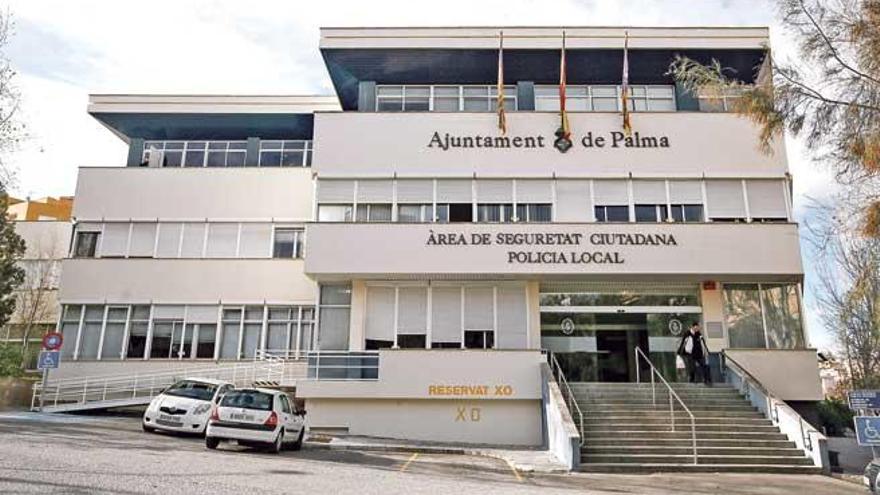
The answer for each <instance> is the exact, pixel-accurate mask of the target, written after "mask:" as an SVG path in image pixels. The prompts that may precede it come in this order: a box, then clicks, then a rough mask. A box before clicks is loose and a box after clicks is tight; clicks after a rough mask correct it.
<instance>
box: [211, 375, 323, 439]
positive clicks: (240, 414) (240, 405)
mask: <svg viewBox="0 0 880 495" xmlns="http://www.w3.org/2000/svg"><path fill="white" fill-rule="evenodd" d="M305 415H306V413H305V411H297V410H295V409H294V408H293V406H292V404H291V401H290V398H289V397H288V396H287V394H286V393H284V392H281V391H279V390H272V389H264V388H247V389H236V390H233V391H231V392H229V393H228V394H226V395H225V396H223V399H221V400H220V404H219V405H218V406H217V407H216V408H214V412H213V413H212V414H211V420H210V421H209V422H208V430H207V431H206V432H205V445H206V446H207V447H208V448H209V449H216V448H217V445H219V444H220V442H222V441H236V442H237V443H238V444H239V445H244V446H268V447H269V448H270V449H271V451H272V452H275V453H278V452H280V451H281V449H282V448H284V447H285V444H287V445H288V446H290V448H292V449H293V450H299V449H300V448H301V447H302V442H303V436H305Z"/></svg>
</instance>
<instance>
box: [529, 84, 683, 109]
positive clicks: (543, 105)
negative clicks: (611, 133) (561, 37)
mask: <svg viewBox="0 0 880 495" xmlns="http://www.w3.org/2000/svg"><path fill="white" fill-rule="evenodd" d="M620 91H621V87H620V86H610V85H604V86H603V85H590V86H584V85H580V86H567V87H566V91H565V104H566V108H567V109H568V110H570V111H573V112H619V111H620V109H621V108H620V105H621V103H620V100H621V98H620ZM628 101H629V108H630V110H632V111H635V112H663V111H665V112H671V111H675V89H674V88H673V86H666V85H656V86H653V85H652V86H644V85H636V86H633V85H630V86H629V98H628ZM535 110H538V111H545V112H558V111H559V87H558V86H555V85H553V86H551V85H542V86H535Z"/></svg>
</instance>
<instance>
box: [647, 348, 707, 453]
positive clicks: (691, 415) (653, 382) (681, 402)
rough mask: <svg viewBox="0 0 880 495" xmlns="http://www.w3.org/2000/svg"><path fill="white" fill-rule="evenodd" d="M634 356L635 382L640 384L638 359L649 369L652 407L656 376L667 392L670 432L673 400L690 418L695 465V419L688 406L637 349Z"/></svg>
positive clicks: (655, 389)
mask: <svg viewBox="0 0 880 495" xmlns="http://www.w3.org/2000/svg"><path fill="white" fill-rule="evenodd" d="M635 355H636V382H638V383H642V374H641V370H640V368H639V359H640V358H641V359H644V360H645V362H646V363H648V366H650V367H651V403H652V404H653V405H654V406H656V405H657V386H656V385H657V381H656V380H654V376H655V375H656V376H657V378H659V379H660V382H661V383H663V385H664V386H666V390H667V392H668V396H669V422H670V425H671V428H672V431H675V403H674V402H673V401H672V399H673V398H674V399H675V400H677V401H678V403H679V404H681V408H682V409H684V412H686V413H687V414H688V416H690V418H691V446H692V448H693V452H694V464H697V460H698V454H697V418H696V417H695V416H694V413H692V412H691V410H690V409H688V406H687V405H686V404H685V403H684V401H683V400H681V397H679V396H678V394H677V393H675V390H673V389H672V386H671V385H669V382H667V381H666V379H665V378H663V375H662V374H661V373H660V371H659V370H657V367H656V366H654V363H652V362H651V360H650V359H649V358H648V356H647V355H645V353H644V352H643V351H642V350H641V349H640V348H639V347H636V348H635Z"/></svg>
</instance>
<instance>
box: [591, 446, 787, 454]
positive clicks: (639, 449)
mask: <svg viewBox="0 0 880 495" xmlns="http://www.w3.org/2000/svg"><path fill="white" fill-rule="evenodd" d="M692 453H693V448H692V447H691V446H690V445H688V446H669V445H666V444H665V443H663V444H662V445H654V444H652V445H593V444H591V445H588V446H585V447H583V448H581V454H582V455H583V456H586V457H589V456H593V455H635V454H642V455H662V456H667V455H691V454H692ZM697 454H698V455H700V456H702V455H718V456H724V455H733V456H744V455H757V456H775V457H804V452H803V451H802V450H800V449H796V448H784V447H783V448H776V447H743V446H727V445H725V446H712V447H707V446H704V445H699V444H698V445H697Z"/></svg>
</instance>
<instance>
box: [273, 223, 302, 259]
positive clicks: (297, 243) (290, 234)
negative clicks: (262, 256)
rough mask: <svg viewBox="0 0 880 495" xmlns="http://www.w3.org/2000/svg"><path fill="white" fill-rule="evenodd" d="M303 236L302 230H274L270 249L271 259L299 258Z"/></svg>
mask: <svg viewBox="0 0 880 495" xmlns="http://www.w3.org/2000/svg"><path fill="white" fill-rule="evenodd" d="M304 236H305V231H303V229H287V228H276V229H275V243H274V245H273V247H272V257H273V258H301V257H302V253H303V250H302V242H303V237H304Z"/></svg>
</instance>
